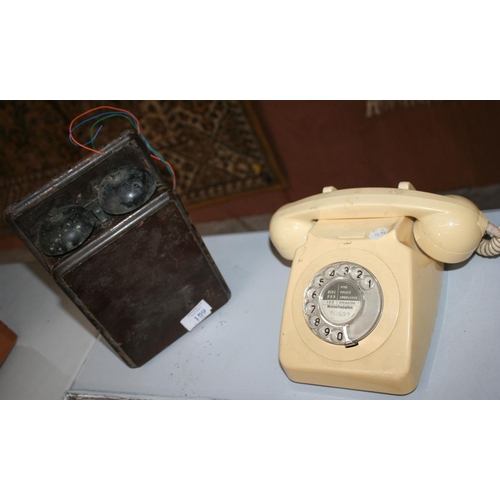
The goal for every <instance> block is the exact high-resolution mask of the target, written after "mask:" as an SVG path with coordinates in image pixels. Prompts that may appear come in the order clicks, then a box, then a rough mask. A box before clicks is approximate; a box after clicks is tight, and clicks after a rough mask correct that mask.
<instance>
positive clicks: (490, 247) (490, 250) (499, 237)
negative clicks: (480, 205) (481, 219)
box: [476, 222, 500, 257]
mask: <svg viewBox="0 0 500 500" xmlns="http://www.w3.org/2000/svg"><path fill="white" fill-rule="evenodd" d="M486 232H487V233H490V234H491V239H485V238H483V239H482V240H481V242H480V243H479V246H478V247H477V250H476V252H477V253H478V254H479V255H482V256H483V257H496V256H497V255H500V227H496V226H494V225H493V224H492V223H491V222H488V225H487V226H486Z"/></svg>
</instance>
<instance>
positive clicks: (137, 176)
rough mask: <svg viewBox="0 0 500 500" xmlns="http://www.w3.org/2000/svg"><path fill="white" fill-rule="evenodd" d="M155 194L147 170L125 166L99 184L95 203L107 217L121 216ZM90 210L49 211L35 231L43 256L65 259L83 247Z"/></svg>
mask: <svg viewBox="0 0 500 500" xmlns="http://www.w3.org/2000/svg"><path fill="white" fill-rule="evenodd" d="M155 190H156V182H155V180H154V178H153V176H152V175H151V174H150V173H149V172H148V171H147V170H145V169H144V168H141V167H137V166H124V167H120V168H118V169H116V170H114V171H113V172H111V173H109V174H108V175H106V177H104V179H103V180H102V181H101V183H100V185H99V189H98V201H99V205H100V208H102V210H103V211H104V212H106V213H107V214H110V215H124V214H126V213H129V212H132V211H134V210H137V209H138V208H139V207H141V206H143V205H144V204H145V203H146V202H147V201H148V200H149V199H150V198H151V196H153V194H154V192H155ZM91 209H92V210H93V208H92V207H91ZM92 210H89V209H88V208H86V207H83V206H80V205H64V206H62V207H58V208H52V209H51V210H50V211H49V213H48V214H47V215H46V216H45V218H44V219H43V221H42V224H41V226H40V229H39V231H38V243H39V245H40V248H41V250H42V252H43V253H44V254H45V255H50V256H58V255H64V254H66V253H69V252H71V251H73V250H75V249H76V248H78V247H79V246H81V245H82V244H83V243H85V241H86V240H87V239H88V237H89V236H90V235H91V234H92V232H93V230H94V226H95V222H96V218H95V216H94V214H93V213H92Z"/></svg>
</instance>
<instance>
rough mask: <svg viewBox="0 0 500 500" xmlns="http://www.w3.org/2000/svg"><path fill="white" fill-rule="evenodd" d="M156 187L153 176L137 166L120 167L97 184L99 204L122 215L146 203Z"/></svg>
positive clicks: (108, 211) (113, 213) (112, 213)
mask: <svg viewBox="0 0 500 500" xmlns="http://www.w3.org/2000/svg"><path fill="white" fill-rule="evenodd" d="M155 189H156V183H155V180H154V178H153V176H152V175H151V174H150V173H149V172H148V171H147V170H145V169H143V168H140V167H137V166H124V167H120V168H118V169H116V170H114V171H113V172H111V173H109V174H108V175H107V176H106V177H104V179H103V180H102V181H101V184H100V185H99V204H100V205H101V207H102V209H103V210H104V211H105V212H106V213H108V214H111V215H123V214H127V213H129V212H132V211H133V210H137V209H138V208H139V207H142V205H144V203H146V202H147V201H148V200H149V198H151V196H153V193H154V192H155Z"/></svg>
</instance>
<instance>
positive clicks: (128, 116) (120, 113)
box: [69, 106, 177, 190]
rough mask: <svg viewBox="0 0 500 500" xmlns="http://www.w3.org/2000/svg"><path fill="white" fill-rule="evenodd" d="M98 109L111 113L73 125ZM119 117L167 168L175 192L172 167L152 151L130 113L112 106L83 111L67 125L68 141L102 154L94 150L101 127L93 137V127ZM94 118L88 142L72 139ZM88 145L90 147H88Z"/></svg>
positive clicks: (174, 176) (175, 181) (103, 113)
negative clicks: (128, 124) (75, 133)
mask: <svg viewBox="0 0 500 500" xmlns="http://www.w3.org/2000/svg"><path fill="white" fill-rule="evenodd" d="M100 109H110V110H112V111H105V112H102V113H99V114H97V115H94V116H92V117H90V118H86V119H85V120H83V121H81V122H80V123H78V124H77V125H74V123H75V122H76V121H77V120H78V119H80V118H82V117H83V116H85V115H87V114H89V113H92V112H94V111H97V110H100ZM120 116H121V117H123V118H126V119H127V120H129V121H130V123H131V124H132V126H133V127H134V129H135V130H136V131H137V133H138V134H139V136H140V137H141V139H142V140H143V141H144V143H145V144H146V146H147V148H148V149H149V151H150V152H151V153H152V154H151V157H152V158H154V159H155V160H158V161H161V162H162V163H163V164H164V165H165V166H166V168H167V170H168V172H169V174H170V176H171V177H172V185H173V189H174V190H175V188H176V186H177V178H176V175H175V172H174V169H173V168H172V166H171V165H170V164H169V163H168V162H167V161H166V160H165V159H164V158H163V157H162V156H161V155H160V154H159V153H158V152H157V151H156V150H155V149H153V147H152V146H151V145H150V144H149V141H148V140H147V139H146V138H145V137H144V135H143V133H142V132H141V130H140V124H139V120H138V119H137V118H136V117H135V116H134V115H133V114H132V113H131V112H130V111H127V110H126V109H121V108H115V107H112V106H98V107H96V108H93V109H90V110H88V111H85V112H84V113H81V114H80V115H78V116H77V117H76V118H74V119H73V120H72V121H71V123H70V125H69V140H70V142H71V143H72V144H74V145H75V146H79V147H81V148H84V149H87V150H88V151H92V152H93V153H97V154H103V153H102V152H101V151H99V150H97V149H95V146H94V141H95V140H96V138H97V136H98V135H99V132H100V131H101V129H102V125H101V126H100V127H99V128H98V130H97V132H96V133H95V135H93V130H94V127H95V125H97V123H100V122H102V121H104V120H107V119H108V118H113V117H120ZM96 118H99V120H97V121H95V122H94V124H93V125H92V127H91V129H90V140H89V141H88V142H86V143H84V144H82V143H80V142H78V141H77V140H76V139H75V138H74V136H73V132H74V131H75V130H76V129H77V128H79V127H81V126H82V125H84V124H85V123H88V122H90V121H94V120H96ZM89 144H90V145H91V146H92V147H88V146H89Z"/></svg>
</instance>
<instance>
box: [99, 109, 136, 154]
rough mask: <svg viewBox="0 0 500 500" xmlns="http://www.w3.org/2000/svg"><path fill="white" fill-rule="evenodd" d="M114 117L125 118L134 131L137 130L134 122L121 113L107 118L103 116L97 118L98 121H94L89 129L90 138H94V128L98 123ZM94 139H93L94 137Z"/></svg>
mask: <svg viewBox="0 0 500 500" xmlns="http://www.w3.org/2000/svg"><path fill="white" fill-rule="evenodd" d="M116 116H122V117H123V118H126V119H127V120H128V121H129V122H130V123H131V124H132V126H133V127H134V129H136V130H137V127H136V124H135V123H134V121H133V120H132V118H130V117H129V116H126V115H124V114H123V113H120V114H118V113H116V114H112V115H108V116H103V117H102V118H99V120H96V121H95V122H94V123H93V125H92V127H90V138H91V139H92V137H93V136H94V127H95V126H96V125H97V124H98V123H99V122H103V121H104V120H107V119H108V118H113V117H116ZM94 139H95V137H94ZM94 139H92V148H93V149H96V147H95V145H94Z"/></svg>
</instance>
